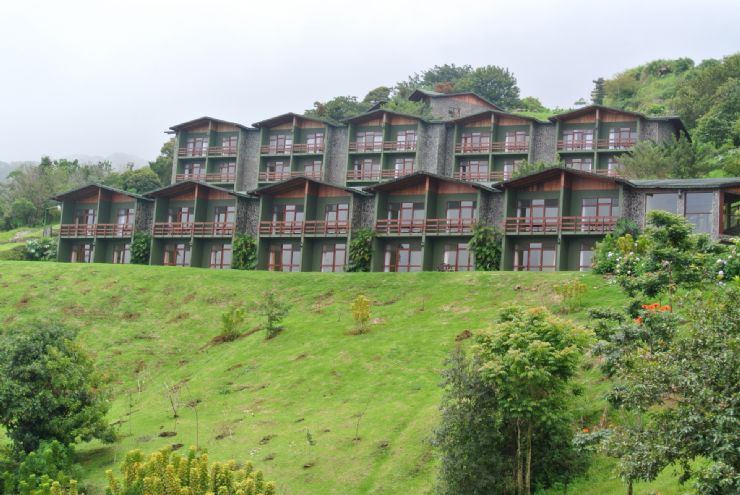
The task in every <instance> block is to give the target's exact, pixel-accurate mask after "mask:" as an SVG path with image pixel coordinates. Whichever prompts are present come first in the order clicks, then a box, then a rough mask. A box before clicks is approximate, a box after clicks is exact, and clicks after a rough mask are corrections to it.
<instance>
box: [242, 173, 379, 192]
mask: <svg viewBox="0 0 740 495" xmlns="http://www.w3.org/2000/svg"><path fill="white" fill-rule="evenodd" d="M306 182H310V183H313V184H317V185H320V186H324V187H332V188H334V189H339V190H342V191H346V192H348V193H351V194H360V195H362V196H368V193H366V192H365V191H363V190H361V189H355V188H352V187H344V186H337V185H336V184H329V183H328V182H322V181H320V180H316V179H311V178H309V177H293V178H290V179H286V180H283V181H280V182H276V183H275V184H270V185H267V186H263V187H260V188H259V189H255V190H253V191H251V192H250V194H254V195H255V196H261V195H263V194H277V193H280V192H283V191H289V190H291V189H294V188H295V187H296V186H300V185H305V184H306Z"/></svg>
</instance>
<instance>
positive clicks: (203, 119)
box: [170, 116, 251, 131]
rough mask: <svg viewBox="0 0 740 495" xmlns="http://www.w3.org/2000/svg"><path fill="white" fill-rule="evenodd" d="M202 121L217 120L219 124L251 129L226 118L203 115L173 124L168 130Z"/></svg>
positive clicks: (183, 127)
mask: <svg viewBox="0 0 740 495" xmlns="http://www.w3.org/2000/svg"><path fill="white" fill-rule="evenodd" d="M203 121H214V122H219V123H221V124H228V125H233V126H236V127H239V128H240V129H244V130H250V129H251V128H250V127H249V126H246V125H243V124H239V123H237V122H229V121H228V120H221V119H214V118H213V117H207V116H204V117H199V118H197V119H193V120H188V121H187V122H183V123H182V124H177V125H173V126H172V127H170V130H172V131H179V130H180V129H185V128H186V127H191V126H192V125H194V124H197V123H198V122H203Z"/></svg>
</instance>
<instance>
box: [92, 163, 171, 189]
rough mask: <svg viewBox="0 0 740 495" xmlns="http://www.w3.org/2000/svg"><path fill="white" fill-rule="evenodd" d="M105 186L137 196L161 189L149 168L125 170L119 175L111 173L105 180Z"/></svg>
mask: <svg viewBox="0 0 740 495" xmlns="http://www.w3.org/2000/svg"><path fill="white" fill-rule="evenodd" d="M105 184H107V185H109V186H111V187H115V188H118V189H122V190H124V191H128V192H132V193H138V194H143V193H145V192H148V191H153V190H154V189H157V188H160V187H162V182H161V181H160V180H159V176H157V174H156V173H155V172H154V170H152V169H151V168H137V169H134V170H126V171H125V172H122V173H120V174H119V173H113V174H111V175H110V176H108V177H107V178H106V180H105Z"/></svg>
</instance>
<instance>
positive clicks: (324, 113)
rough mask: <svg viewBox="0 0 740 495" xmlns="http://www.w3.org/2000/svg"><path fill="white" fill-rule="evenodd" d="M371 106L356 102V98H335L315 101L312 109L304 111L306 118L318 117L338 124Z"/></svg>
mask: <svg viewBox="0 0 740 495" xmlns="http://www.w3.org/2000/svg"><path fill="white" fill-rule="evenodd" d="M370 106H371V105H369V104H367V103H363V102H359V101H357V97H356V96H336V97H334V98H332V99H331V100H328V101H325V102H321V101H315V102H314V104H313V108H312V109H310V110H306V111H305V112H304V115H306V116H307V117H319V118H323V119H329V120H333V121H335V122H340V121H342V120H344V119H348V118H350V117H354V116H356V115H360V114H361V113H363V112H366V111H367V109H368V108H370Z"/></svg>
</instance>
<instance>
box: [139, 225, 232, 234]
mask: <svg viewBox="0 0 740 495" xmlns="http://www.w3.org/2000/svg"><path fill="white" fill-rule="evenodd" d="M153 234H154V236H155V237H191V236H195V237H231V236H232V235H233V234H234V222H181V223H171V222H157V223H155V224H154V229H153Z"/></svg>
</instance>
